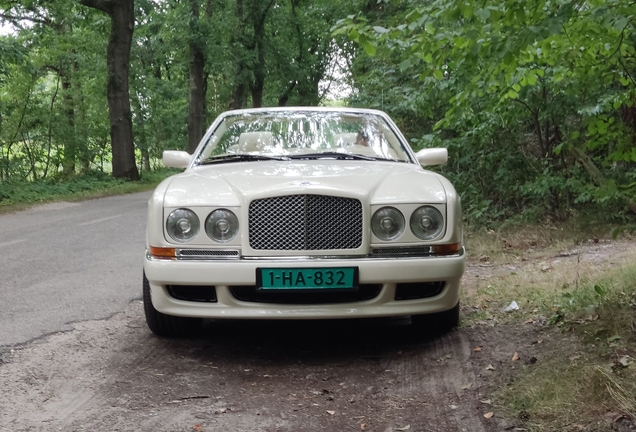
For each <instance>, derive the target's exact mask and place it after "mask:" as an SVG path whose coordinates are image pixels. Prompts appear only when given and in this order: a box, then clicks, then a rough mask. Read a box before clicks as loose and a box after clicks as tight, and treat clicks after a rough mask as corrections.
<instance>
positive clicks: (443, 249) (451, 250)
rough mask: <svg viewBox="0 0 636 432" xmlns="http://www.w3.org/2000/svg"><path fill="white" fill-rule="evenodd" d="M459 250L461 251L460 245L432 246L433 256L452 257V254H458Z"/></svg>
mask: <svg viewBox="0 0 636 432" xmlns="http://www.w3.org/2000/svg"><path fill="white" fill-rule="evenodd" d="M461 249H462V244H461V243H452V244H442V245H434V246H433V253H434V254H435V255H453V254H456V253H459V251H460V250H461Z"/></svg>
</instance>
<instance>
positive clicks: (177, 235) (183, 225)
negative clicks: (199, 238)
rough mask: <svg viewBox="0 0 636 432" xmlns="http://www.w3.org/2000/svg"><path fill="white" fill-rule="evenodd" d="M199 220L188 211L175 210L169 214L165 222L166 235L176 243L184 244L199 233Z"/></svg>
mask: <svg viewBox="0 0 636 432" xmlns="http://www.w3.org/2000/svg"><path fill="white" fill-rule="evenodd" d="M199 226H200V224H199V218H198V216H197V215H196V214H195V213H194V212H193V211H192V210H188V209H183V208H182V209H177V210H175V211H173V212H172V213H170V216H168V220H167V221H166V230H167V231H168V235H169V236H170V237H171V238H172V239H173V240H174V241H176V242H179V243H185V242H188V241H190V240H192V239H193V238H194V237H195V236H196V235H197V234H198V233H199Z"/></svg>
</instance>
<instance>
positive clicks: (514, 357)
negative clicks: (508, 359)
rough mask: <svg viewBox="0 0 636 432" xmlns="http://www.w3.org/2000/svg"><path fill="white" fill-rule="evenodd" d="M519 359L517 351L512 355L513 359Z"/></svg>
mask: <svg viewBox="0 0 636 432" xmlns="http://www.w3.org/2000/svg"><path fill="white" fill-rule="evenodd" d="M517 360H519V353H518V352H517V351H515V353H514V354H513V355H512V361H513V362H515V361H517Z"/></svg>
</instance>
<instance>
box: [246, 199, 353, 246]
mask: <svg viewBox="0 0 636 432" xmlns="http://www.w3.org/2000/svg"><path fill="white" fill-rule="evenodd" d="M249 242H250V247H251V248H252V249H254V250H289V251H302V250H330V249H357V248H359V247H360V246H361V244H362V203H360V201H359V200H357V199H355V198H343V197H334V196H326V195H286V196H280V197H271V198H262V199H257V200H254V201H252V202H251V203H250V207H249Z"/></svg>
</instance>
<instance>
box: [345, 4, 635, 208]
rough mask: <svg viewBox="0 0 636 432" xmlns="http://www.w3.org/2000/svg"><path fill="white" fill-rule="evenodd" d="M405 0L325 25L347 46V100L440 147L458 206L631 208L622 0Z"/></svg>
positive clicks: (628, 38)
mask: <svg viewBox="0 0 636 432" xmlns="http://www.w3.org/2000/svg"><path fill="white" fill-rule="evenodd" d="M409 5H410V7H408V8H404V9H401V8H400V6H398V5H396V4H388V5H387V4H385V3H383V4H382V5H380V4H379V6H377V7H375V8H371V10H369V11H364V12H362V13H360V14H358V15H355V16H349V17H348V18H345V19H342V20H340V21H339V23H338V25H337V26H336V27H335V28H334V34H337V35H338V34H342V35H347V36H348V37H349V38H351V39H352V40H354V41H355V42H357V44H358V45H359V47H360V48H361V50H360V51H359V52H358V53H357V56H356V59H355V62H354V71H356V72H357V73H354V82H355V85H356V87H357V88H359V89H360V92H359V95H360V94H363V96H359V95H357V96H356V97H354V98H353V100H352V103H354V104H357V103H359V102H362V103H363V104H364V103H368V104H371V105H373V104H375V105H378V103H380V104H381V106H382V107H384V108H385V109H386V110H387V111H388V112H389V113H390V114H392V115H394V116H395V117H397V118H398V121H399V122H400V124H401V125H404V124H406V125H407V126H406V128H405V129H406V131H407V133H408V134H409V135H410V136H411V137H413V138H412V139H413V142H414V143H415V144H416V146H421V145H427V146H428V145H432V144H439V143H442V145H444V146H446V147H448V148H449V152H450V154H451V159H450V164H449V165H448V166H447V167H445V168H444V169H443V171H444V173H445V174H446V175H447V176H448V177H450V178H452V179H453V180H454V181H456V182H457V185H458V186H459V187H458V189H459V192H460V194H461V195H462V196H463V197H464V204H465V206H466V208H467V209H468V212H467V216H468V217H469V218H477V219H480V220H497V219H500V218H503V217H509V216H510V215H512V214H519V213H524V214H526V215H528V214H533V215H536V217H539V218H540V219H545V218H550V219H565V218H567V217H569V216H571V215H572V214H575V213H576V212H581V211H583V212H584V211H587V210H588V209H591V208H592V207H594V206H596V208H597V209H598V208H600V207H601V206H606V205H608V204H611V205H612V206H613V207H612V211H611V212H610V214H614V215H619V216H620V215H624V214H626V213H625V211H626V210H627V209H631V210H628V211H630V212H632V211H633V210H634V209H636V206H635V205H634V202H635V201H636V199H635V198H636V187H635V186H636V185H635V184H634V181H633V170H634V165H633V163H634V155H635V154H636V108H634V107H633V105H634V100H635V99H634V98H635V96H634V95H635V93H634V91H635V90H636V88H635V87H636V82H635V81H634V77H636V56H635V55H634V54H635V53H636V37H635V36H634V34H635V33H636V32H634V30H635V29H636V28H635V24H634V23H635V21H634V20H633V17H634V16H636V5H635V4H633V3H628V2H623V1H620V0H596V1H592V2H586V3H585V6H582V5H581V4H580V3H575V2H570V1H565V0H563V1H560V0H559V1H545V0H542V1H540V2H538V3H537V2H535V3H528V2H523V1H520V0H489V1H487V2H485V3H484V2H475V1H468V2H466V1H463V0H462V1H459V0H435V1H433V2H421V1H415V0H413V1H411V2H409ZM371 47H373V48H371ZM369 56H371V57H372V58H370V57H369ZM369 65H371V66H369ZM378 89H382V92H381V93H380V92H379V91H378ZM384 89H387V90H386V92H385V91H384ZM389 89H390V90H389ZM400 89H407V91H405V92H404V93H403V94H398V93H399V92H400ZM380 94H381V96H380ZM387 95H388V96H389V97H388V98H387V97H386V96H387ZM405 108H406V109H405ZM405 112H406V113H408V114H406V115H405ZM412 124H415V125H417V126H416V127H412V126H411V125H412ZM431 135H433V136H435V137H436V138H435V139H430V138H429V137H430V136H431ZM420 137H423V138H420ZM425 141H426V142H425ZM456 158H459V160H456Z"/></svg>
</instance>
